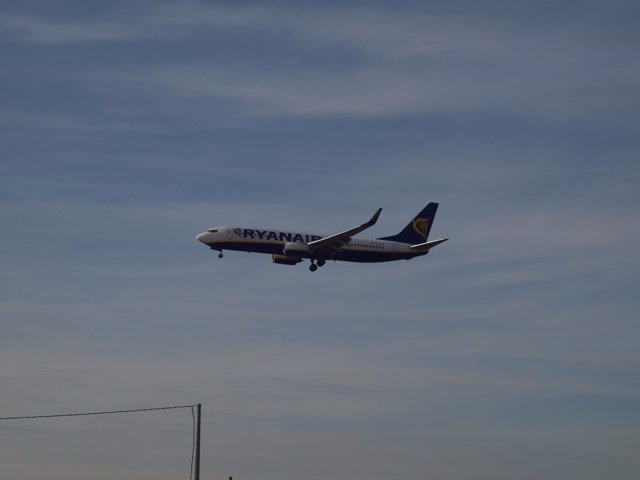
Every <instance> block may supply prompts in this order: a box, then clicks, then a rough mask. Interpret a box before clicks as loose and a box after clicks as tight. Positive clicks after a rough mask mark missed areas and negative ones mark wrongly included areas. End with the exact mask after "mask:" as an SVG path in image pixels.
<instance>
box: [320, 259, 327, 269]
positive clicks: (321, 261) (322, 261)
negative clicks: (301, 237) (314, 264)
mask: <svg viewBox="0 0 640 480" xmlns="http://www.w3.org/2000/svg"><path fill="white" fill-rule="evenodd" d="M325 263H327V262H325V261H324V260H318V266H319V267H324V264H325Z"/></svg>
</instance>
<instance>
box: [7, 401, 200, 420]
mask: <svg viewBox="0 0 640 480" xmlns="http://www.w3.org/2000/svg"><path fill="white" fill-rule="evenodd" d="M197 406H198V405H197V404H194V405H175V406H172V407H155V408H136V409H133V410H111V411H106V412H83V413H62V414H58V415H26V416H22V417H0V420H27V419H33V418H58V417H82V416H88V415H111V414H115V413H133V412H151V411H154V410H175V409H177V408H191V409H193V407H197Z"/></svg>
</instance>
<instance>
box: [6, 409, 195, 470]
mask: <svg viewBox="0 0 640 480" xmlns="http://www.w3.org/2000/svg"><path fill="white" fill-rule="evenodd" d="M199 406H200V404H193V405H173V406H171V407H153V408H135V409H131V410H109V411H102V412H82V413H61V414H56V415H23V416H19V417H0V420H32V419H39V418H60V417H86V416H89V415H112V414H117V413H134V412H152V411H156V410H176V409H178V408H189V409H191V417H192V418H193V433H192V435H191V437H192V445H191V466H190V468H189V480H192V478H193V477H192V476H193V461H194V452H195V451H196V416H195V413H194V411H193V409H194V408H195V407H199ZM198 414H199V410H198ZM198 466H199V465H198Z"/></svg>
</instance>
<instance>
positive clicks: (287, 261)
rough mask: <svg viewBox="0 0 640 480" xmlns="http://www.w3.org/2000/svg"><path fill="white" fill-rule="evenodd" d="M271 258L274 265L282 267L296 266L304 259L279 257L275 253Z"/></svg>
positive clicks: (288, 256) (287, 256)
mask: <svg viewBox="0 0 640 480" xmlns="http://www.w3.org/2000/svg"><path fill="white" fill-rule="evenodd" d="M271 257H272V258H273V263H279V264H281V265H295V264H296V263H300V262H301V261H302V258H300V257H296V256H293V255H278V254H275V253H274V254H273V255H272V256H271Z"/></svg>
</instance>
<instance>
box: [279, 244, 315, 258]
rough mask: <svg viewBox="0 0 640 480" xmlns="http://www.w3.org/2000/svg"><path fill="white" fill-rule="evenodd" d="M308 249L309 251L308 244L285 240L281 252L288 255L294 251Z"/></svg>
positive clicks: (306, 250)
mask: <svg viewBox="0 0 640 480" xmlns="http://www.w3.org/2000/svg"><path fill="white" fill-rule="evenodd" d="M308 251H309V245H307V244H306V243H301V242H287V243H285V244H284V247H283V249H282V253H284V254H285V255H289V254H291V253H295V252H308Z"/></svg>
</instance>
